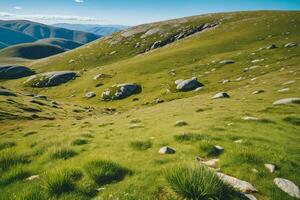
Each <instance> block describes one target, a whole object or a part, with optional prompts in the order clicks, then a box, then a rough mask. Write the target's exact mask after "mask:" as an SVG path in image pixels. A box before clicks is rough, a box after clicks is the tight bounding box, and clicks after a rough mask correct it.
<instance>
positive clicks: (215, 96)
mask: <svg viewBox="0 0 300 200" xmlns="http://www.w3.org/2000/svg"><path fill="white" fill-rule="evenodd" d="M229 97H230V96H229V94H227V93H226V92H219V93H217V94H216V95H214V96H213V97H212V99H220V98H229Z"/></svg>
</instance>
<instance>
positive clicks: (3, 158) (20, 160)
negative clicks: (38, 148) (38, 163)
mask: <svg viewBox="0 0 300 200" xmlns="http://www.w3.org/2000/svg"><path fill="white" fill-rule="evenodd" d="M29 162H30V160H29V159H28V157H27V156H25V155H18V154H16V153H14V152H11V151H3V152H1V153H0V172H1V171H6V170H8V169H10V168H11V167H13V166H16V165H19V164H27V163H29Z"/></svg>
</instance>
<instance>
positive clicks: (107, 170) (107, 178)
mask: <svg viewBox="0 0 300 200" xmlns="http://www.w3.org/2000/svg"><path fill="white" fill-rule="evenodd" d="M85 169H86V172H87V173H88V174H89V176H90V177H91V178H92V179H93V180H94V181H95V182H96V183H97V184H99V185H105V184H109V183H112V182H114V181H121V180H122V179H123V178H124V177H125V176H126V175H128V174H131V171H130V170H129V169H127V168H125V167H122V166H121V165H119V164H117V163H115V162H112V161H107V160H94V161H91V162H89V163H87V165H86V166H85Z"/></svg>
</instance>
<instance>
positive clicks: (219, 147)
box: [215, 145, 224, 153]
mask: <svg viewBox="0 0 300 200" xmlns="http://www.w3.org/2000/svg"><path fill="white" fill-rule="evenodd" d="M215 149H216V150H217V151H218V152H219V153H221V152H222V151H224V148H223V147H221V146H219V145H215Z"/></svg>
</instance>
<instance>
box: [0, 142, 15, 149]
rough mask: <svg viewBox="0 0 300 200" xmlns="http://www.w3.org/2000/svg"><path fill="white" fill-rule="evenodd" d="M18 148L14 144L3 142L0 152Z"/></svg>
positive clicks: (0, 144)
mask: <svg viewBox="0 0 300 200" xmlns="http://www.w3.org/2000/svg"><path fill="white" fill-rule="evenodd" d="M15 146H17V145H16V143H14V142H3V143H0V150H3V149H7V148H11V147H15Z"/></svg>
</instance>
